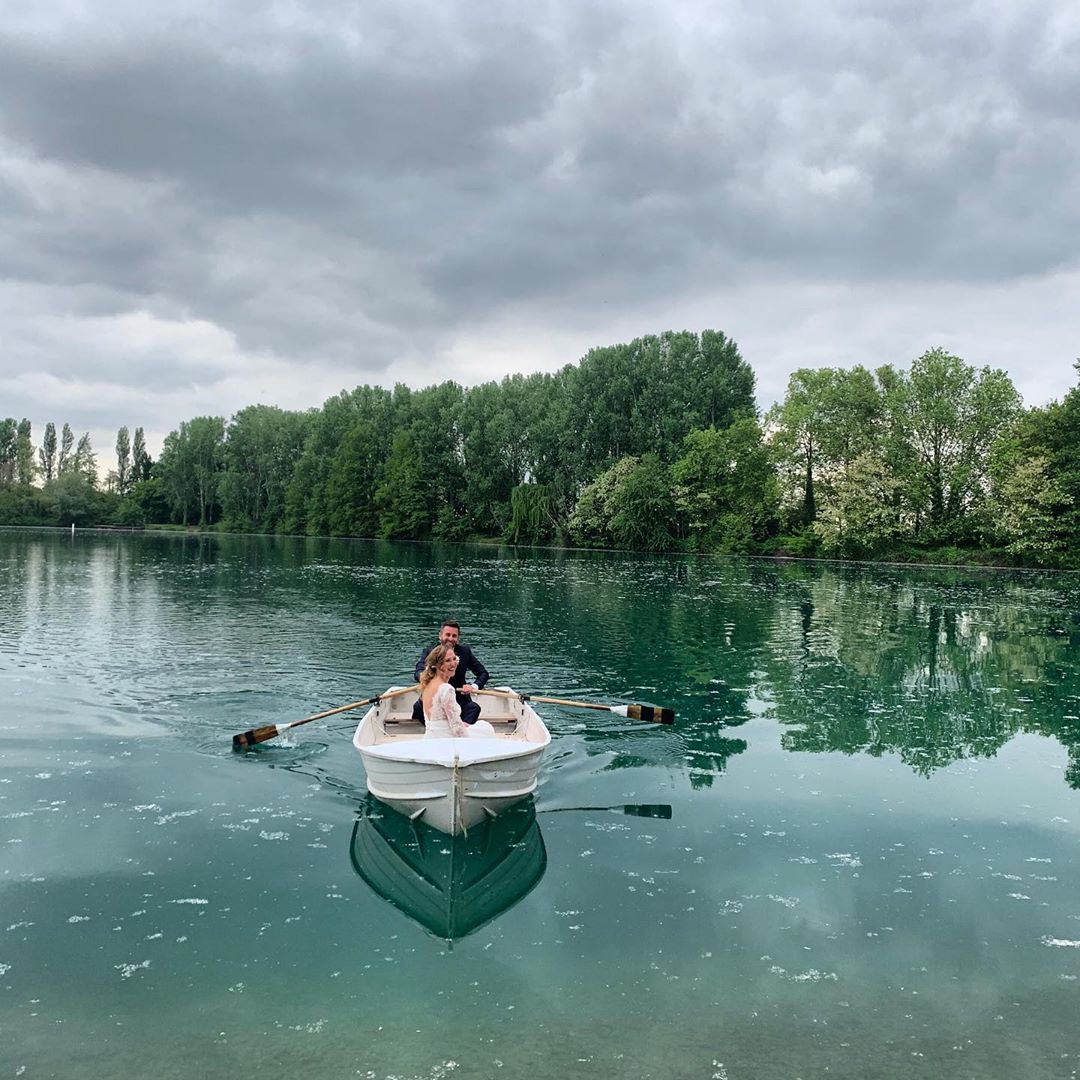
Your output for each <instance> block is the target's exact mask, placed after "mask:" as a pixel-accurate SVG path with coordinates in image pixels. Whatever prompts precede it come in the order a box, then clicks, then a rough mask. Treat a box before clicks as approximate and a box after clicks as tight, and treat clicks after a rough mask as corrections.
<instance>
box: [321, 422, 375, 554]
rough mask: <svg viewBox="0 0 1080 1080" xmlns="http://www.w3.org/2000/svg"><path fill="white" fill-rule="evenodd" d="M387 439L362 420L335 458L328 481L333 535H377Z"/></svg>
mask: <svg viewBox="0 0 1080 1080" xmlns="http://www.w3.org/2000/svg"><path fill="white" fill-rule="evenodd" d="M384 442H385V440H384V438H383V436H382V433H381V432H380V431H379V429H378V428H377V427H376V426H375V424H373V423H372V421H371V420H370V419H368V418H366V417H360V418H358V419H357V420H356V422H355V423H354V424H353V426H352V428H351V429H350V430H349V433H348V435H346V436H345V439H344V441H343V442H342V443H341V446H340V447H339V449H338V452H337V453H336V454H335V455H334V459H333V461H332V462H331V466H330V472H329V475H328V477H327V481H326V495H327V504H328V507H329V515H330V532H331V534H332V535H334V536H377V535H378V534H379V525H380V517H379V504H378V500H377V499H376V493H377V491H378V489H379V485H380V483H381V482H382V478H383V461H384Z"/></svg>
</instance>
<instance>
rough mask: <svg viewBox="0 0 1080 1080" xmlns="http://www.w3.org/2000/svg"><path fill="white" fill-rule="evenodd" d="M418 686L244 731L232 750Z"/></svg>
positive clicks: (237, 737) (236, 737) (244, 747)
mask: <svg viewBox="0 0 1080 1080" xmlns="http://www.w3.org/2000/svg"><path fill="white" fill-rule="evenodd" d="M419 685H420V684H419V683H414V684H413V685H412V686H402V687H399V688H398V689H397V690H389V691H387V692H386V693H385V694H376V695H375V696H374V697H369V698H364V700H363V701H353V702H351V703H350V704H348V705H339V706H338V707H337V708H336V709H327V710H326V711H325V712H320V713H315V714H314V715H313V716H305V717H304V719H303V720H293V721H291V722H290V723H288V724H268V725H267V726H266V727H261V728H252V730H251V731H245V732H243V733H242V734H240V735H234V736H233V749H234V750H244V749H246V748H247V747H249V746H254V745H255V744H256V743H261V742H266V740H267V739H273V738H275V737H276V736H278V735H280V734H281V733H282V732H284V731H288V730H289V728H294V727H300V726H301V724H310V723H311V722H312V721H313V720H325V719H326V717H328V716H337V714H338V713H343V712H348V711H349V710H350V709H359V708H362V707H363V706H364V705H374V704H376V703H377V702H380V701H386V700H388V699H389V698H395V697H398V696H400V695H401V694H408V693H410V692H411V691H413V690H416V689H417V688H418V686H419Z"/></svg>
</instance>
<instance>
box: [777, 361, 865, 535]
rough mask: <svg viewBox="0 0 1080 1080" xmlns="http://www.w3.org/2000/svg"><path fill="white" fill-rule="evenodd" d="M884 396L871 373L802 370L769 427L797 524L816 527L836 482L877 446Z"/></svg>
mask: <svg viewBox="0 0 1080 1080" xmlns="http://www.w3.org/2000/svg"><path fill="white" fill-rule="evenodd" d="M881 411H882V401H881V394H880V392H879V391H878V389H877V387H876V386H875V384H874V378H873V376H872V375H871V374H870V372H869V371H867V369H866V368H864V367H861V366H856V367H854V368H851V369H850V370H842V369H838V368H817V369H814V368H800V369H799V370H797V371H795V372H793V373H792V374H791V376H790V378H789V379H788V388H787V394H786V396H785V398H784V400H783V401H782V402H778V403H777V404H776V405H774V406H773V408H772V409H770V411H769V414H768V417H767V420H766V423H767V427H768V428H769V430H770V431H771V432H772V436H773V437H772V448H773V452H774V454H775V456H776V461H777V466H778V469H779V472H780V476H781V479H782V482H783V485H784V487H785V489H786V491H787V492H788V501H789V502H790V503H793V504H794V506H795V507H796V510H795V515H794V516H795V520H796V522H797V523H798V524H801V525H810V524H812V523H813V521H814V519H815V518H816V517H817V513H818V506H819V503H820V502H821V500H822V498H824V499H825V500H826V501H827V500H828V497H829V494H830V492H831V490H832V484H833V482H834V480H835V479H836V478H837V477H838V476H841V475H842V474H843V472H844V470H845V469H846V468H847V466H848V465H849V464H850V463H851V462H852V461H853V460H854V459H855V458H856V457H858V456H859V454H862V453H864V452H866V451H867V450H868V449H870V447H871V446H873V445H874V443H875V440H876V438H877V434H878V426H879V421H880V417H881Z"/></svg>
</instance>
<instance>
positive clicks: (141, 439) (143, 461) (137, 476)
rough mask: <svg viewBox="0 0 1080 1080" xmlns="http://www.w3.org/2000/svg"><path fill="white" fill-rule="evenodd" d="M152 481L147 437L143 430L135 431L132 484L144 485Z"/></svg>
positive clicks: (132, 448) (132, 449)
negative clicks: (144, 482)
mask: <svg viewBox="0 0 1080 1080" xmlns="http://www.w3.org/2000/svg"><path fill="white" fill-rule="evenodd" d="M149 479H150V455H149V454H148V453H147V452H146V437H145V436H144V435H143V429H142V428H141V427H137V428H136V429H135V441H134V442H133V443H132V444H131V482H132V484H139V483H142V481H143V480H149Z"/></svg>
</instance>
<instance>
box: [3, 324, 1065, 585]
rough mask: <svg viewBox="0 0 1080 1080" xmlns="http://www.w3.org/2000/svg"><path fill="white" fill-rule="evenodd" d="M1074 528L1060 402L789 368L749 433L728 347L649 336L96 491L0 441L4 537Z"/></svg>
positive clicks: (859, 551)
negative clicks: (55, 530) (175, 528)
mask: <svg viewBox="0 0 1080 1080" xmlns="http://www.w3.org/2000/svg"><path fill="white" fill-rule="evenodd" d="M1078 364H1080V362H1078ZM1078 515H1080V387H1077V388H1074V389H1073V390H1071V391H1070V392H1069V393H1068V394H1067V395H1066V396H1065V398H1064V399H1063V400H1062V401H1060V402H1053V403H1051V404H1049V405H1047V406H1045V407H1038V408H1025V407H1024V406H1023V403H1022V402H1021V400H1020V396H1019V394H1018V393H1017V391H1016V388H1015V387H1014V386H1013V384H1012V382H1011V380H1010V379H1009V377H1008V376H1007V375H1006V374H1005V373H1004V372H1003V371H999V370H992V369H990V368H987V367H983V368H981V369H977V368H975V367H974V366H972V365H970V364H968V363H966V362H965V361H964V360H962V359H960V358H959V357H956V356H953V355H951V354H949V353H947V352H946V351H944V350H942V349H932V350H930V351H928V352H926V353H925V354H923V355H922V356H920V357H918V358H917V359H915V360H914V361H913V362H912V363H911V365H910V367H909V368H908V369H897V368H895V367H893V366H890V365H885V366H882V367H878V368H876V369H875V370H872V371H871V370H870V369H868V368H865V367H863V366H856V367H852V368H847V369H842V368H817V369H810V368H805V369H799V370H798V371H795V372H794V373H792V375H791V377H790V379H789V382H788V386H787V392H786V394H785V396H784V398H783V400H782V401H779V402H777V403H776V404H775V405H774V406H773V407H772V408H770V409H769V410H768V411H766V412H764V413H762V412H761V411H760V410H759V409H758V408H757V404H756V400H755V380H754V374H753V371H752V369H751V368H750V366H749V365H748V364H747V363H746V361H745V360H744V359H743V357H742V356H741V354H740V352H739V349H738V347H737V345H736V344H735V342H734V341H733V340H731V339H730V338H728V337H727V336H726V335H724V334H723V333H721V332H719V331H712V330H706V331H704V332H702V333H701V334H695V333H690V332H681V333H674V332H668V333H664V334H661V335H658V336H649V337H643V338H639V339H637V340H635V341H633V342H630V343H629V344H620V345H613V346H609V347H605V348H598V349H593V350H591V351H590V352H589V353H588V354H586V356H584V357H583V358H582V359H581V360H580V361H579V362H578V363H576V364H568V365H566V366H565V367H564V368H562V369H561V370H560V371H557V372H554V373H550V374H548V373H539V374H534V375H529V376H521V375H515V376H508V377H506V378H504V379H502V380H501V381H499V382H488V383H484V384H481V385H479V386H475V387H471V388H465V387H462V386H459V385H458V384H457V383H454V382H444V383H441V384H438V385H433V386H429V387H425V388H423V389H420V390H412V389H410V388H408V387H406V386H404V385H402V384H398V385H397V386H395V387H394V388H393V389H392V390H388V389H385V388H382V387H372V386H360V387H357V388H356V389H354V390H352V391H343V392H341V393H340V394H337V395H335V396H334V397H332V398H330V399H329V400H328V401H326V402H325V403H324V405H323V406H322V408H320V409H310V410H307V411H304V412H290V411H286V410H283V409H279V408H276V407H274V406H266V405H252V406H249V407H247V408H245V409H241V410H240V411H239V412H237V413H236V414H235V415H234V416H232V417H231V418H230V419H228V420H226V419H225V418H224V417H220V416H200V417H195V418H193V419H190V420H186V421H184V422H182V423H181V424H180V425H179V427H178V428H177V429H176V430H174V431H172V432H170V433H169V435H168V436H167V437H166V439H165V440H164V443H163V446H162V450H161V454H160V457H159V458H158V460H157V461H151V460H150V458H149V456H148V455H147V453H146V450H145V443H144V439H143V432H142V429H141V428H137V429H136V430H135V436H134V439H133V440H132V439H131V437H130V435H129V429H128V428H126V427H125V428H121V429H120V431H119V432H118V435H117V442H116V467H115V469H113V470H110V471H109V472H108V474H107V476H106V477H105V480H104V482H103V483H102V482H100V481H99V480H98V477H97V467H96V456H95V455H94V452H93V450H92V448H91V447H90V443H89V438H88V436H85V435H84V436H83V437H82V439H80V440H79V441H78V443H76V442H75V440H74V437H73V434H72V432H71V429H70V427H69V426H68V425H67V424H65V425H64V426H63V431H62V434H61V437H60V441H59V445H58V443H57V436H56V430H55V426H54V425H52V424H48V425H46V430H45V433H44V437H43V439H42V443H41V446H40V447H35V446H34V445H33V441H32V436H31V430H30V424H29V422H28V421H26V420H23V421H21V422H18V423H17V422H16V421H15V420H14V419H8V420H4V421H0V521H3V522H8V523H26V524H31V523H41V524H45V523H51V524H66V523H67V522H68V521H76V522H77V523H79V524H90V523H92V522H97V523H109V524H116V525H143V524H152V523H160V524H170V523H171V524H176V525H188V526H199V527H202V528H217V529H223V530H230V531H251V532H267V533H294V534H297V533H298V534H308V535H336V536H357V537H375V536H378V537H386V538H392V539H395V538H396V539H412V540H430V539H435V540H440V539H441V540H463V539H469V538H476V539H501V540H504V541H507V542H511V543H520V544H558V545H575V546H585V547H605V548H606V547H610V548H620V549H626V550H635V551H695V552H716V553H748V554H767V553H778V554H790V555H808V556H809V555H823V556H833V557H841V558H867V559H879V558H903V559H919V558H928V557H937V558H941V559H955V560H961V559H969V558H976V559H979V558H982V559H992V560H994V561H1006V562H1012V563H1015V564H1022V565H1043V566H1072V565H1076V558H1077V557H1076V556H1075V555H1073V551H1074V549H1075V548H1076V546H1077V545H1075V544H1074V542H1073V541H1074V539H1075V538H1076V537H1077V534H1078V531H1080V516H1078ZM46 519H47V520H46Z"/></svg>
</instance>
